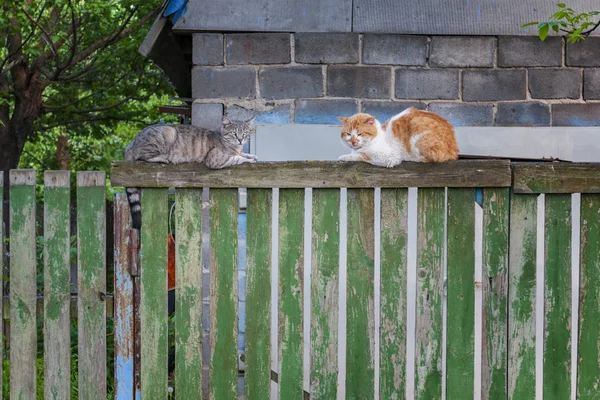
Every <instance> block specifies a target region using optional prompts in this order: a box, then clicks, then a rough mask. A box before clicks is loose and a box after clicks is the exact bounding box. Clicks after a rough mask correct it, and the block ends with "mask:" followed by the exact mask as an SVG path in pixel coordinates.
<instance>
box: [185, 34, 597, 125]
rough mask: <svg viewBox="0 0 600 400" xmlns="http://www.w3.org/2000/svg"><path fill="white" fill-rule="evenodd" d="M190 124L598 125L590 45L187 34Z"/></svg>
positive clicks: (516, 39) (508, 39)
mask: <svg viewBox="0 0 600 400" xmlns="http://www.w3.org/2000/svg"><path fill="white" fill-rule="evenodd" d="M193 63H194V67H193V70H192V85H193V88H192V93H193V97H194V99H195V101H194V105H193V110H192V115H193V123H194V124H195V125H200V126H206V127H216V126H218V125H219V124H220V117H221V115H222V114H223V113H224V112H225V113H227V114H228V115H230V116H231V117H234V118H246V117H248V116H250V112H249V111H248V110H252V112H254V113H258V121H259V122H263V123H316V124H337V123H338V120H337V118H336V116H338V115H350V114H352V113H355V112H357V111H363V112H368V113H371V114H374V115H375V116H376V117H377V118H379V119H380V120H385V119H386V118H388V117H390V116H391V115H394V114H396V113H398V112H400V111H401V110H403V109H404V108H406V107H408V106H414V107H417V108H420V109H424V110H430V111H434V112H437V113H439V114H441V115H443V116H444V117H446V118H448V119H449V120H450V122H452V123H453V124H454V125H456V126H596V125H600V37H592V38H588V39H587V40H585V41H583V42H580V43H577V44H575V45H573V44H566V42H565V40H564V39H563V38H561V37H549V38H548V39H546V41H545V42H541V41H540V40H539V39H538V38H537V37H524V36H500V37H494V36H413V35H390V34H355V33H295V34H288V33H232V34H220V33H196V34H194V36H193Z"/></svg>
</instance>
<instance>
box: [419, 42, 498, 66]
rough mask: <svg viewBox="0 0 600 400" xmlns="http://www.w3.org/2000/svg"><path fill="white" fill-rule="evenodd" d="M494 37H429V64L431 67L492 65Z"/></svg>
mask: <svg viewBox="0 0 600 400" xmlns="http://www.w3.org/2000/svg"><path fill="white" fill-rule="evenodd" d="M494 46H495V38H493V37H485V36H481V37H468V36H434V37H432V38H431V45H430V50H429V53H430V55H429V65H430V66H432V67H492V66H493V65H494V53H495V48H494Z"/></svg>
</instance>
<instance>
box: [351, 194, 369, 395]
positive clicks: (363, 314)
mask: <svg viewBox="0 0 600 400" xmlns="http://www.w3.org/2000/svg"><path fill="white" fill-rule="evenodd" d="M374 207H375V202H374V190H373V189H348V235H347V237H348V258H347V259H348V261H347V266H348V267H347V270H348V272H347V289H346V293H347V295H346V321H347V322H346V326H347V328H346V397H347V398H350V399H372V398H374V396H375V388H374V383H375V286H374V284H375V261H374V259H375V231H374V223H375V221H374V217H375V212H374V210H375V208H374Z"/></svg>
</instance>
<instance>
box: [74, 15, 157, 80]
mask: <svg viewBox="0 0 600 400" xmlns="http://www.w3.org/2000/svg"><path fill="white" fill-rule="evenodd" d="M134 12H135V11H134ZM157 12H158V10H153V11H151V12H149V13H147V14H146V15H144V16H143V17H142V18H140V19H139V20H138V21H137V23H136V24H135V25H133V26H130V27H126V25H127V24H128V23H129V21H130V20H131V18H132V17H133V13H132V14H130V15H129V17H128V18H127V19H126V21H125V22H124V23H123V25H122V27H123V28H122V29H120V30H119V31H118V32H116V33H113V34H111V35H109V36H105V37H104V38H102V39H100V40H98V41H97V42H96V43H94V44H92V45H91V46H89V47H88V48H87V49H85V50H83V51H82V52H81V53H79V54H78V55H77V56H75V57H73V60H72V61H71V62H70V63H69V65H67V66H66V67H65V70H69V69H71V68H73V67H74V66H75V65H77V64H78V63H79V62H81V61H83V60H85V59H86V58H88V57H90V56H91V55H92V54H94V53H95V52H96V51H98V50H101V49H103V48H105V47H107V46H109V45H111V44H113V43H115V42H117V41H119V40H121V39H122V38H124V37H125V36H127V35H128V34H129V33H131V32H133V31H136V30H137V29H139V28H140V27H141V26H143V25H144V24H146V22H148V21H149V20H150V19H151V18H152V17H153V16H155V15H156V13H157Z"/></svg>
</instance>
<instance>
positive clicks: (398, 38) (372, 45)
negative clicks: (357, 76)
mask: <svg viewBox="0 0 600 400" xmlns="http://www.w3.org/2000/svg"><path fill="white" fill-rule="evenodd" d="M362 55H363V64H391V65H417V66H423V65H425V63H426V62H427V37H426V36H408V35H384V34H372V33H369V34H365V35H364V36H363V50H362Z"/></svg>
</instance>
